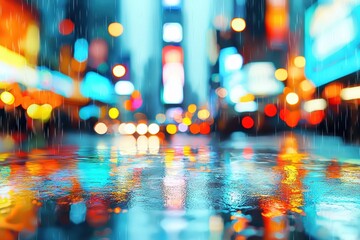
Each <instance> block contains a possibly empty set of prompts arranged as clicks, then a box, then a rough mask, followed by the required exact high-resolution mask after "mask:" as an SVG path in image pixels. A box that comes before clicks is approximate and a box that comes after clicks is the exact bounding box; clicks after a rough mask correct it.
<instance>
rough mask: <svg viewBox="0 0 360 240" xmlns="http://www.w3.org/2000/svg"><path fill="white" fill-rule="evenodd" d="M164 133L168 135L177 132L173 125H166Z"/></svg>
mask: <svg viewBox="0 0 360 240" xmlns="http://www.w3.org/2000/svg"><path fill="white" fill-rule="evenodd" d="M166 132H167V133H169V134H171V135H172V134H175V133H176V132H177V127H176V125H175V124H168V125H167V126H166Z"/></svg>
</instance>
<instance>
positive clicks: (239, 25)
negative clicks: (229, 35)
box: [231, 18, 246, 32]
mask: <svg viewBox="0 0 360 240" xmlns="http://www.w3.org/2000/svg"><path fill="white" fill-rule="evenodd" d="M231 28H232V29H233V30H234V31H235V32H242V31H244V29H245V28H246V22H245V20H244V19H243V18H234V19H233V20H232V21H231Z"/></svg>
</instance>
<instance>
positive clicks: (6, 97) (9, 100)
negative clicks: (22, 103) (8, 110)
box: [0, 91, 15, 105]
mask: <svg viewBox="0 0 360 240" xmlns="http://www.w3.org/2000/svg"><path fill="white" fill-rule="evenodd" d="M0 99H1V101H3V102H4V103H5V104H7V105H11V104H13V103H14V102H15V97H14V95H12V94H11V93H10V92H8V91H4V92H2V93H1V95H0Z"/></svg>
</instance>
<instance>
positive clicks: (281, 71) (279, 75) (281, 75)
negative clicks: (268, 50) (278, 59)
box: [275, 68, 288, 81]
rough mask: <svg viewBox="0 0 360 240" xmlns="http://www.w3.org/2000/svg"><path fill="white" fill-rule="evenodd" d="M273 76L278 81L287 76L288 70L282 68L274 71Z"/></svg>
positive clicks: (283, 79)
mask: <svg viewBox="0 0 360 240" xmlns="http://www.w3.org/2000/svg"><path fill="white" fill-rule="evenodd" d="M275 78H276V79H277V80H279V81H285V80H286V79H287V78H288V72H287V71H286V69H284V68H279V69H277V70H276V71H275Z"/></svg>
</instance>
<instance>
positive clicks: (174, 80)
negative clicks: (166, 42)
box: [162, 46, 185, 104]
mask: <svg viewBox="0 0 360 240" xmlns="http://www.w3.org/2000/svg"><path fill="white" fill-rule="evenodd" d="M183 55H184V54H183V49H182V48H181V47H180V46H165V47H164V48H163V55H162V59H163V60H162V62H163V70H162V79H163V94H162V100H163V103H165V104H180V103H182V102H183V98H184V93H183V91H184V90H183V88H184V81H185V80H184V79H185V73H184V65H183Z"/></svg>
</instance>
